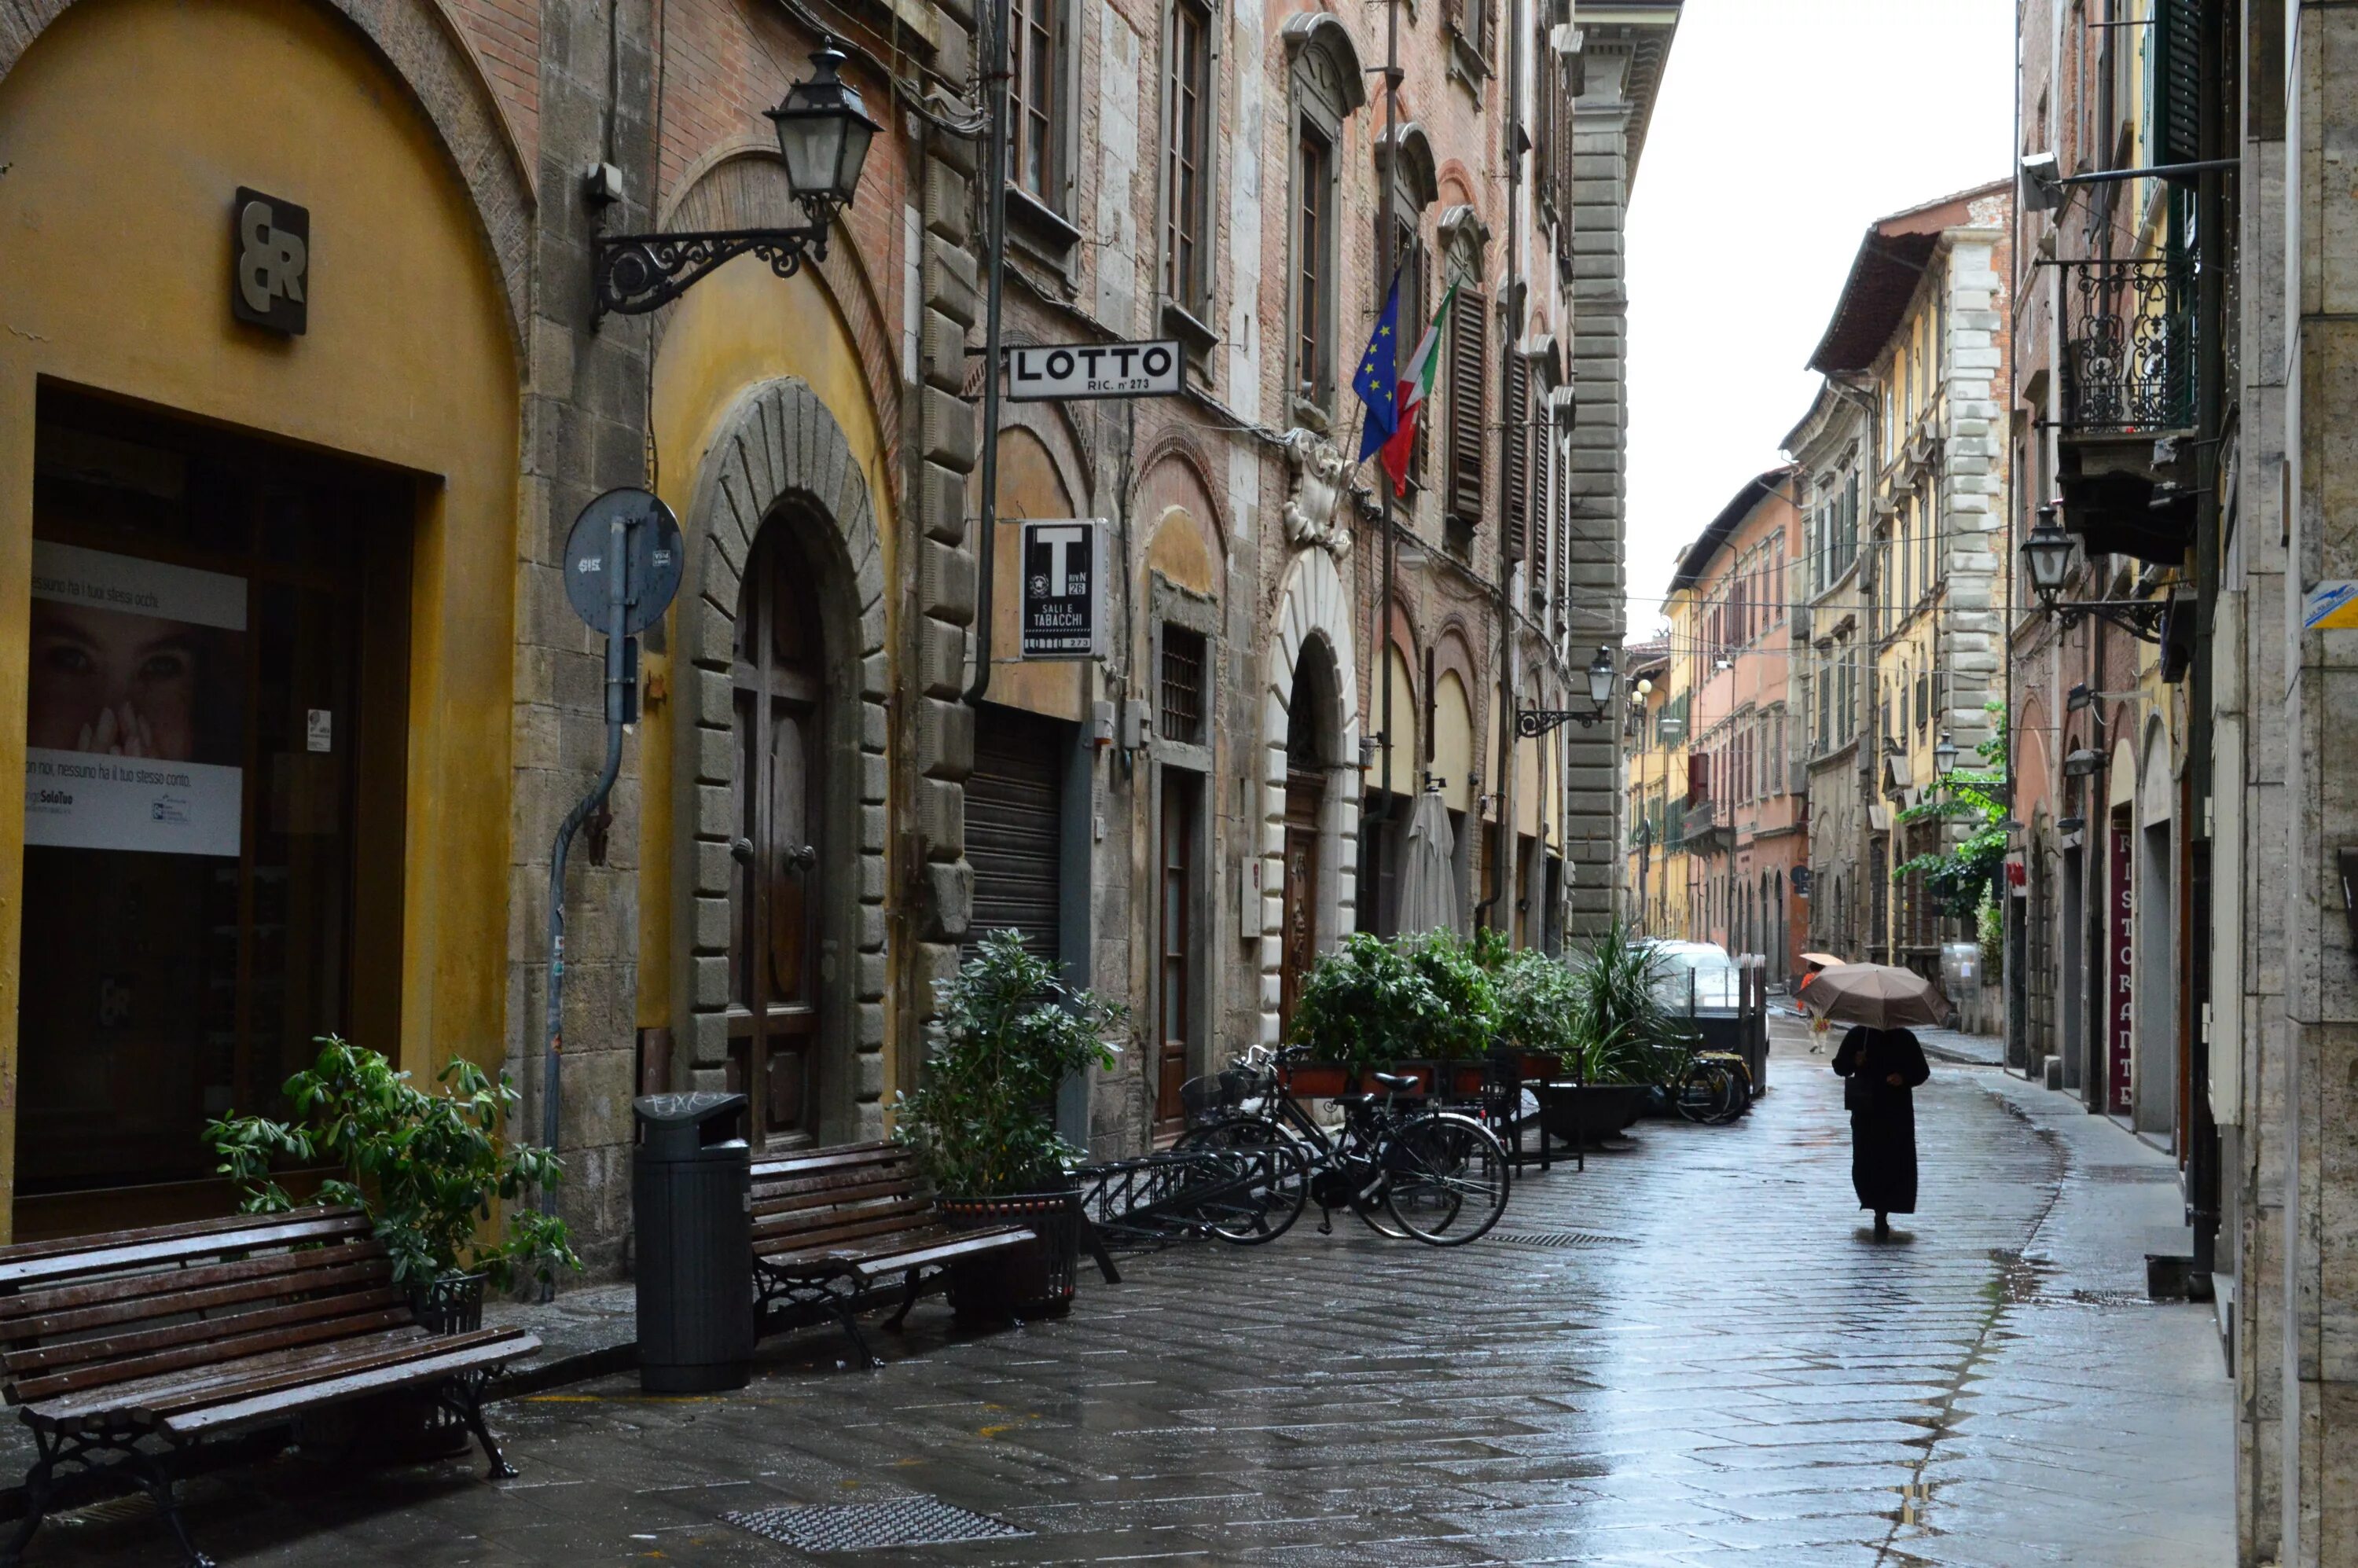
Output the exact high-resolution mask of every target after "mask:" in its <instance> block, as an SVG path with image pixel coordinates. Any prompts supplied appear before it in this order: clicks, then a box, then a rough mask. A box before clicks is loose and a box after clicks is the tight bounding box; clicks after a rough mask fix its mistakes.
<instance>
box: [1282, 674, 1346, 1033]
mask: <svg viewBox="0 0 2358 1568" xmlns="http://www.w3.org/2000/svg"><path fill="white" fill-rule="evenodd" d="M1341 691H1342V681H1341V676H1340V673H1339V672H1338V671H1337V670H1336V668H1335V655H1334V652H1333V650H1332V649H1330V648H1328V647H1327V645H1326V643H1325V642H1324V641H1323V640H1320V639H1313V640H1312V641H1310V642H1308V643H1304V644H1303V649H1302V657H1301V659H1300V661H1299V662H1298V663H1297V664H1296V665H1294V667H1293V692H1292V694H1291V695H1290V696H1289V697H1288V698H1287V701H1286V713H1287V715H1288V719H1289V722H1288V724H1287V727H1286V738H1285V860H1284V868H1285V881H1284V899H1283V903H1284V914H1283V916H1282V920H1283V924H1282V935H1281V940H1282V956H1281V958H1280V968H1279V974H1280V977H1281V978H1280V981H1279V988H1278V1003H1277V1016H1278V1029H1279V1032H1280V1033H1283V1032H1284V1031H1285V1030H1286V1029H1287V1028H1289V1027H1291V1025H1292V1024H1293V1004H1294V1001H1295V1000H1296V999H1297V998H1298V997H1299V996H1300V995H1301V990H1302V981H1303V977H1304V976H1306V975H1307V974H1309V972H1310V968H1311V966H1312V965H1314V964H1315V963H1316V962H1317V961H1318V905H1319V896H1318V895H1319V889H1320V888H1321V887H1322V886H1323V885H1324V884H1325V879H1326V876H1327V874H1328V873H1329V872H1330V871H1331V870H1332V868H1330V867H1328V866H1327V865H1325V857H1324V856H1323V855H1322V854H1321V852H1320V851H1321V849H1322V848H1323V846H1322V845H1321V844H1320V842H1319V840H1320V838H1321V836H1322V829H1323V827H1324V826H1325V818H1326V804H1327V801H1326V795H1327V784H1326V774H1327V771H1328V769H1330V768H1331V767H1334V766H1336V762H1337V759H1336V756H1335V755H1334V752H1335V750H1336V745H1337V743H1338V742H1337V732H1338V730H1339V729H1340V717H1341V712H1342V701H1341Z"/></svg>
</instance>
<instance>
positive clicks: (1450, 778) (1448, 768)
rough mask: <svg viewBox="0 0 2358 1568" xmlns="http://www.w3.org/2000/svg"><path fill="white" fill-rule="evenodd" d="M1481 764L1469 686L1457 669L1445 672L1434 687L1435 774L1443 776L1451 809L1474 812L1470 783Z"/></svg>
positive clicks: (1443, 788) (1445, 796)
mask: <svg viewBox="0 0 2358 1568" xmlns="http://www.w3.org/2000/svg"><path fill="white" fill-rule="evenodd" d="M1478 765H1479V764H1477V763H1476V761H1475V759H1474V708H1473V705H1472V703H1471V702H1470V701H1468V700H1467V698H1466V684H1465V683H1464V682H1463V681H1461V680H1459V679H1458V678H1457V672H1456V671H1455V670H1444V671H1442V672H1441V676H1440V678H1439V679H1438V680H1437V681H1436V682H1435V683H1434V686H1433V772H1434V773H1439V774H1440V775H1441V779H1442V784H1441V798H1442V799H1443V800H1444V801H1446V802H1448V804H1449V809H1450V810H1452V811H1472V810H1473V809H1474V791H1473V788H1472V787H1471V782H1470V781H1471V779H1472V777H1473V774H1474V773H1475V771H1476V767H1477V766H1478Z"/></svg>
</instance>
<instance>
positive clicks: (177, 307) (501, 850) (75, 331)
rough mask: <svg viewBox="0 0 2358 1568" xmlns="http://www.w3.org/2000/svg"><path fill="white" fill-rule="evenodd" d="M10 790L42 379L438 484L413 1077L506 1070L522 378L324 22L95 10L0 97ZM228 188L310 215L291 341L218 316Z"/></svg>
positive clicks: (391, 99)
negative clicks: (305, 289)
mask: <svg viewBox="0 0 2358 1568" xmlns="http://www.w3.org/2000/svg"><path fill="white" fill-rule="evenodd" d="M0 166H5V169H6V172H5V176H4V177H0V773H5V775H6V776H9V777H20V776H22V774H23V772H24V744H25V708H24V703H25V682H26V667H25V650H26V638H27V593H28V591H29V583H28V574H29V570H30V564H31V549H30V542H31V535H32V491H31V476H32V470H33V418H34V400H35V389H36V384H37V383H38V381H39V379H40V378H42V377H55V378H57V379H59V381H62V382H68V383H73V384H80V385H82V386H86V387H92V388H98V389H101V390H103V391H107V392H113V393H117V394H121V395H124V396H128V397H134V398H138V399H142V400H144V401H146V402H149V403H152V404H156V405H159V406H164V407H167V408H170V409H175V410H182V411H186V412H187V413H189V414H190V415H193V416H198V417H200V418H204V419H211V420H218V421H221V422H223V423H225V424H230V425H235V426H239V427H244V428H247V429H250V430H253V431H256V432H260V433H263V434H265V435H269V436H275V437H281V438H287V439H288V440H293V441H301V442H308V443H311V444H314V445H316V446H319V447H320V448H324V449H332V450H334V451H338V452H342V453H350V454H354V455H357V456H361V457H365V458H371V459H375V460H381V461H384V462H386V463H392V464H397V465H400V466H402V467H404V468H407V469H410V470H415V471H416V472H418V473H420V474H425V475H431V476H435V478H436V480H437V481H438V482H436V483H433V484H431V485H429V486H427V487H426V488H427V500H426V501H425V503H423V504H422V505H421V508H420V512H419V515H418V518H417V532H416V549H415V557H414V573H415V576H414V584H415V586H414V598H413V604H412V617H413V619H412V624H411V639H412V642H411V670H410V692H409V702H410V736H409V756H408V776H407V781H406V782H407V792H408V793H407V811H408V822H407V846H406V873H405V899H406V904H405V914H404V920H405V929H404V933H403V952H402V953H401V955H399V957H398V960H397V961H398V962H400V963H401V965H402V968H403V973H402V1039H401V1042H400V1046H399V1048H400V1050H401V1052H402V1054H403V1058H404V1060H405V1062H406V1064H407V1065H412V1066H415V1067H424V1068H427V1069H428V1070H431V1069H432V1067H434V1066H435V1065H438V1063H439V1062H440V1061H441V1060H443V1059H445V1058H446V1057H447V1055H448V1054H449V1053H451V1052H454V1051H463V1052H464V1053H465V1054H468V1055H469V1056H470V1057H472V1058H474V1059H475V1060H477V1061H480V1062H482V1063H485V1064H487V1065H492V1064H496V1063H497V1062H498V1061H499V1060H500V1059H501V1057H502V1056H503V1054H504V1053H505V1046H506V1035H507V1031H506V1022H507V1020H506V994H507V975H508V957H509V955H508V946H507V885H508V866H509V858H510V856H509V770H508V758H509V734H510V728H511V725H512V722H513V713H512V708H511V702H512V697H513V676H512V671H513V668H514V596H515V593H516V585H517V582H518V574H517V571H516V534H515V528H516V472H517V460H516V458H517V430H518V415H517V364H518V361H517V356H516V353H515V349H514V339H513V336H512V334H511V331H510V326H509V319H508V316H507V310H506V304H505V300H504V297H503V294H502V291H501V289H500V287H499V284H498V278H497V274H496V271H495V269H494V267H493V265H492V260H491V258H490V256H489V255H488V254H486V253H485V251H484V248H483V245H482V242H481V237H480V236H481V226H480V225H479V223H478V222H477V221H476V218H475V215H474V212H473V210H472V206H471V202H470V200H469V198H468V196H467V193H466V190H465V189H464V188H463V186H462V185H461V184H460V182H459V180H458V178H457V177H456V175H455V174H454V173H452V171H451V168H450V161H449V154H448V153H447V152H446V151H445V150H444V149H443V148H442V147H441V146H440V145H439V144H438V141H437V139H436V137H435V135H434V133H433V131H432V129H431V127H430V126H429V124H427V120H426V118H425V116H424V114H422V113H421V112H419V111H418V110H417V108H416V105H415V104H414V103H413V102H412V101H411V99H410V97H409V95H408V93H407V91H406V89H405V88H404V87H403V86H402V85H401V84H400V83H399V82H397V81H395V80H394V79H393V78H392V77H391V76H389V75H388V74H387V73H386V72H385V71H384V69H383V68H382V67H381V66H380V64H379V63H378V61H377V59H376V57H375V56H374V55H373V53H372V52H371V51H370V49H368V48H367V47H366V46H365V45H364V44H363V42H362V39H361V38H360V37H359V35H358V34H356V33H354V32H353V31H352V30H351V28H350V27H348V26H347V25H346V24H345V23H343V22H342V21H341V19H339V18H337V17H335V16H332V15H331V14H330V13H328V12H327V11H325V10H324V9H319V8H313V7H309V6H306V5H288V4H258V3H255V0H207V3H206V4H203V5H189V4H184V3H177V0H85V3H84V4H81V5H74V6H72V7H71V8H70V9H69V10H67V11H66V12H65V14H64V15H63V16H61V17H60V18H59V20H58V21H57V22H56V23H54V24H53V25H52V26H51V27H49V29H48V30H47V31H46V32H44V33H43V34H42V36H41V37H40V38H38V39H37V40H35V42H34V43H33V45H32V46H31V48H30V49H27V51H26V53H25V55H24V56H23V58H22V59H20V60H19V61H18V62H17V65H16V69H15V70H12V71H11V72H9V74H8V75H7V77H6V78H5V80H0ZM240 185H246V186H251V187H253V188H254V189H260V190H265V191H267V192H269V193H270V194H272V195H275V196H277V197H280V198H282V199H284V200H290V201H295V202H298V203H301V204H303V205H305V206H308V208H309V209H310V210H311V246H310V252H311V267H310V287H309V295H308V305H309V310H310V322H309V332H308V335H307V336H305V337H301V338H296V339H284V338H279V337H276V336H273V335H271V334H267V333H263V332H259V331H256V330H254V329H251V328H247V327H243V326H241V325H239V324H238V323H237V322H235V321H234V320H233V319H232V318H231V316H230V308H229V296H230V288H231V287H232V283H231V267H232V261H233V257H232V254H231V246H230V208H231V203H232V200H233V195H234V192H235V189H236V188H237V187H238V186H240ZM23 841H24V799H23V796H22V795H21V794H20V793H14V792H11V793H7V794H5V795H0V966H5V967H0V993H5V994H0V1106H5V1109H6V1111H7V1113H8V1114H5V1115H0V1171H6V1170H11V1169H13V1164H14V1136H15V1134H14V1115H13V1111H14V1107H15V1103H16V982H17V971H16V963H17V936H18V919H19V907H18V894H19V892H20V887H21V882H22V876H23V854H22V849H21V846H22V844H23ZM371 961H377V962H384V963H392V962H395V961H396V958H395V956H394V955H390V954H388V955H384V956H382V957H380V958H377V959H374V960H371ZM0 1196H5V1195H0ZM5 1213H6V1206H5V1203H0V1215H5Z"/></svg>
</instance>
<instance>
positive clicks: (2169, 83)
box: [2147, 0, 2202, 164]
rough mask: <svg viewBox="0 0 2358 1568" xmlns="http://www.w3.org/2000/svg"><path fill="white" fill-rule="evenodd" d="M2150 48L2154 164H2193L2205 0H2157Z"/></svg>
mask: <svg viewBox="0 0 2358 1568" xmlns="http://www.w3.org/2000/svg"><path fill="white" fill-rule="evenodd" d="M2150 47H2151V49H2152V51H2153V52H2152V55H2151V57H2150V59H2149V62H2148V64H2149V69H2150V71H2151V80H2152V83H2153V92H2152V94H2151V99H2152V116H2153V117H2152V121H2151V123H2150V124H2148V126H2147V130H2148V131H2149V132H2150V133H2151V136H2150V140H2151V142H2152V146H2153V161H2154V162H2156V163H2162V164H2170V163H2193V162H2195V161H2197V160H2199V159H2200V158H2201V157H2202V54H2201V49H2202V15H2201V0H2154V19H2153V41H2152V44H2151V46H2150Z"/></svg>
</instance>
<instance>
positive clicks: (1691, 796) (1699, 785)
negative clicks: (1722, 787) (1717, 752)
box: [1687, 752, 1711, 806]
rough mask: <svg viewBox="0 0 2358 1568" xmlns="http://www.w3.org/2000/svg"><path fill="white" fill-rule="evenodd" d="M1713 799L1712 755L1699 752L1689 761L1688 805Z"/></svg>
mask: <svg viewBox="0 0 2358 1568" xmlns="http://www.w3.org/2000/svg"><path fill="white" fill-rule="evenodd" d="M1710 798H1711V753H1710V752H1697V753H1696V754H1695V755H1693V756H1692V757H1689V758H1688V759H1687V804H1688V805H1689V806H1693V804H1694V803H1695V802H1696V801H1699V800H1709V799H1710Z"/></svg>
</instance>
